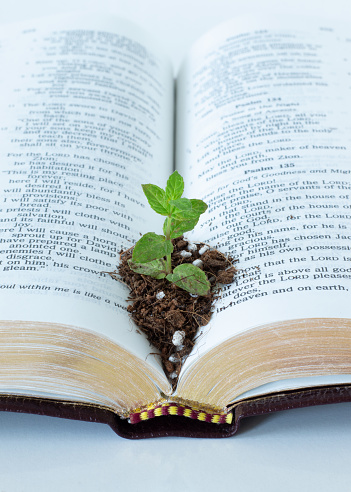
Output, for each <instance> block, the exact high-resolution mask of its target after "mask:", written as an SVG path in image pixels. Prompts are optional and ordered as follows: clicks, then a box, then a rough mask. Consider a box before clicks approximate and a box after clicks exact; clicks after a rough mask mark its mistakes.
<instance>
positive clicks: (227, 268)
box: [109, 237, 237, 386]
mask: <svg viewBox="0 0 351 492" xmlns="http://www.w3.org/2000/svg"><path fill="white" fill-rule="evenodd" d="M172 242H173V246H174V251H173V253H172V269H174V268H175V267H176V266H178V265H180V264H182V263H192V262H193V261H194V260H197V259H200V260H201V261H202V265H201V266H200V268H202V269H203V271H204V272H205V273H206V275H207V277H208V279H209V282H210V284H211V286H212V287H211V291H210V293H209V294H208V295H207V296H193V295H191V294H189V292H186V291H185V290H183V289H180V288H179V287H177V286H176V285H174V284H171V283H170V282H169V281H168V280H166V279H162V280H157V279H154V278H152V277H149V276H146V275H141V274H138V273H135V272H133V271H132V270H131V269H130V268H129V266H128V263H127V262H128V260H129V259H130V258H131V257H132V252H133V248H130V249H128V250H126V251H121V252H120V263H119V266H118V267H117V271H115V272H109V274H110V275H111V277H112V278H114V279H116V280H122V281H123V282H124V283H125V284H127V286H128V287H129V289H130V295H129V297H128V299H127V300H128V301H130V302H131V304H130V305H129V306H128V311H129V313H130V315H131V317H132V319H133V321H134V322H135V324H136V325H137V326H138V328H139V330H140V331H141V332H143V333H144V334H145V335H146V336H147V339H148V340H149V342H150V343H151V344H152V345H153V346H154V347H156V348H157V349H159V350H160V352H161V359H162V364H163V367H164V370H165V373H166V375H167V376H168V378H169V380H170V382H171V383H172V385H173V386H176V384H177V380H178V375H179V373H180V370H181V367H182V364H183V363H184V361H185V359H186V357H187V356H188V355H189V354H190V352H191V350H192V348H193V346H194V343H195V340H196V338H197V337H198V336H199V335H200V334H199V328H200V327H201V326H205V325H206V324H207V323H208V322H209V320H210V318H211V315H212V309H213V304H214V301H215V300H216V299H217V298H218V297H220V286H219V284H230V283H232V282H233V280H234V277H235V274H236V272H237V270H236V268H235V266H234V263H235V262H236V261H237V260H234V259H233V258H231V257H229V256H225V255H224V254H223V253H221V252H219V251H218V250H216V249H213V248H208V247H207V250H206V251H205V252H203V250H204V249H205V248H206V245H204V244H203V243H199V244H197V243H188V241H187V240H185V239H184V238H183V237H180V238H177V239H173V240H172ZM200 252H201V253H202V254H200ZM189 253H191V256H190V255H189Z"/></svg>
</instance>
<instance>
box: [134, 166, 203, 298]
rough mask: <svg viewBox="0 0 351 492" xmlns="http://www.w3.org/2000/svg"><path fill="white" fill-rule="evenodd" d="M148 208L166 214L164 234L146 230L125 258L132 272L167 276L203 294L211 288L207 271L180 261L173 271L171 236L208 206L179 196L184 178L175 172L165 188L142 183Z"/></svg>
mask: <svg viewBox="0 0 351 492" xmlns="http://www.w3.org/2000/svg"><path fill="white" fill-rule="evenodd" d="M142 188H143V191H144V193H145V195H146V198H147V200H148V202H149V204H150V206H151V208H152V209H153V210H154V211H155V212H157V213H158V214H160V215H164V216H166V219H165V221H164V224H163V235H157V234H155V233H154V232H147V233H146V234H144V235H143V236H142V237H141V238H140V239H139V241H138V242H137V243H136V245H135V246H134V249H133V255H132V258H131V259H130V260H129V261H128V264H129V267H130V268H131V270H133V272H136V273H140V274H142V275H149V276H150V277H153V278H156V279H162V278H166V279H167V280H169V281H170V282H172V283H173V284H175V285H177V286H178V287H180V288H181V289H184V290H186V291H188V292H190V294H194V295H199V296H205V295H207V294H208V293H209V291H210V287H211V286H210V283H209V281H208V279H207V277H206V274H205V273H204V272H203V271H202V270H201V269H200V268H199V267H197V266H195V265H193V264H192V263H183V264H182V265H178V266H177V267H175V268H174V270H173V272H172V264H171V255H172V253H173V244H172V241H171V240H172V239H175V238H177V237H179V236H181V235H182V234H184V232H187V231H191V230H192V229H193V228H194V227H195V226H196V224H197V223H198V220H199V218H200V215H201V214H203V213H204V212H205V211H206V209H207V205H206V203H205V202H203V201H202V200H195V199H190V200H189V199H188V198H181V196H182V194H183V191H184V181H183V178H182V177H181V175H180V174H179V173H178V172H177V171H175V172H174V173H173V174H171V176H170V177H169V178H168V181H167V185H166V189H165V190H163V189H162V188H159V187H158V186H156V185H153V184H144V185H142Z"/></svg>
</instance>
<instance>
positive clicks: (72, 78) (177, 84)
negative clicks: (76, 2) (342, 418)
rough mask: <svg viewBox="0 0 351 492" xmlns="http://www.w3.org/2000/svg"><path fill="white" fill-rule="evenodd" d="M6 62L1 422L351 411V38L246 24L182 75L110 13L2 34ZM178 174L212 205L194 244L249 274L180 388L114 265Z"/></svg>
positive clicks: (157, 427)
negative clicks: (155, 191)
mask: <svg viewBox="0 0 351 492" xmlns="http://www.w3.org/2000/svg"><path fill="white" fill-rule="evenodd" d="M0 59H1V66H2V67H3V69H2V71H1V75H0V88H1V91H0V107H1V111H0V156H1V168H0V171H1V174H0V176H1V178H0V190H1V194H0V272H1V278H0V409H1V410H10V411H19V412H32V413H43V414H46V415H56V416H60V417H67V418H76V419H84V420H93V421H99V422H106V423H108V424H109V425H111V427H112V428H113V429H114V430H115V431H116V432H118V433H119V434H120V435H123V436H125V437H130V438H133V437H134V438H140V437H147V436H160V435H184V436H205V435H206V436H214V437H216V436H218V437H220V436H228V435H232V434H233V433H234V432H235V431H236V430H237V428H238V425H239V422H240V419H241V418H243V417H245V416H248V415H256V414H260V413H265V412H270V411H273V410H281V409H286V408H293V407H298V406H305V405H312V404H322V403H330V402H341V401H351V308H350V291H349V289H350V288H351V262H350V260H351V243H350V239H351V232H350V226H351V200H350V194H351V154H350V144H351V136H350V135H351V128H350V126H351V124H350V117H351V106H350V101H351V97H350V96H351V92H350V90H351V73H350V61H351V38H350V36H349V34H348V33H347V31H346V29H343V27H342V26H339V27H337V28H334V27H330V26H328V25H325V24H318V23H317V22H315V23H313V22H310V21H302V20H300V21H299V22H297V23H296V22H293V21H287V20H282V19H279V20H267V21H265V20H264V19H261V20H260V21H255V20H254V19H252V20H250V21H247V20H246V21H243V20H241V21H240V22H239V21H235V20H234V21H232V22H229V23H227V24H224V25H222V26H220V27H219V28H217V29H214V30H213V31H211V32H210V33H208V34H207V35H205V36H204V37H203V38H202V39H200V40H199V41H198V42H197V43H196V44H195V45H194V46H193V47H192V49H191V50H190V51H189V53H188V54H187V56H186V57H185V60H184V62H183V64H182V67H181V69H180V71H179V73H178V75H177V77H176V80H174V76H173V70H172V67H171V64H170V61H169V60H168V59H167V58H166V57H165V55H164V54H163V53H161V51H160V49H159V46H158V43H157V42H155V41H154V40H152V39H151V38H149V36H148V35H147V34H145V33H144V31H142V30H141V29H139V28H137V27H135V26H134V25H132V24H130V23H129V22H127V21H123V20H118V19H111V18H108V17H106V18H103V17H101V18H99V17H95V18H91V17H87V16H81V17H79V18H78V17H76V18H75V17H69V18H63V19H57V20H50V19H49V20H47V19H46V20H42V21H38V22H33V23H32V24H26V25H16V26H9V27H8V28H4V29H2V31H1V34H0ZM175 96H176V97H175ZM174 169H177V170H178V171H179V172H180V173H181V175H182V176H183V177H184V180H185V184H186V189H185V195H186V196H196V197H198V198H201V199H203V200H204V201H205V202H206V203H207V204H208V206H209V207H208V211H207V212H206V214H204V215H203V216H202V218H201V219H200V221H199V223H198V225H197V226H196V229H195V231H194V232H193V233H191V234H190V235H189V238H190V239H191V240H193V241H199V242H200V241H202V242H204V243H207V244H209V245H210V246H213V247H217V248H219V249H221V251H223V252H225V253H228V254H230V255H232V256H234V257H236V258H238V260H239V263H238V266H239V274H238V277H237V281H236V283H235V284H234V285H230V286H229V285H228V286H225V287H224V288H223V289H222V293H221V297H220V299H219V300H218V301H217V302H216V304H215V305H214V308H213V311H214V312H213V316H212V318H211V321H210V323H209V324H208V325H206V326H204V327H202V328H201V329H200V330H199V336H198V337H197V339H196V343H195V346H194V348H193V351H192V353H191V354H190V356H189V357H188V358H187V359H186V360H185V361H184V363H183V366H182V369H181V373H180V376H179V381H178V385H177V388H176V390H174V391H173V390H172V384H171V382H170V381H169V380H168V379H167V377H166V375H165V373H164V371H163V369H162V366H161V363H160V357H159V356H158V355H157V354H155V350H154V349H153V347H151V346H150V345H149V343H148V342H147V340H146V339H145V338H144V337H143V335H141V334H140V333H138V331H137V329H136V327H135V326H134V325H133V323H132V322H131V320H130V318H129V315H128V311H127V306H128V303H127V301H126V298H127V296H128V291H127V289H126V287H125V286H124V285H123V284H121V283H118V282H115V281H113V280H111V278H110V277H109V276H108V275H105V274H103V273H102V272H104V271H105V272H106V271H111V270H113V269H114V268H115V267H116V264H117V262H118V256H119V251H120V250H122V249H126V248H129V247H131V246H132V245H133V244H134V243H135V241H136V240H137V239H138V238H139V237H140V234H141V233H145V232H148V231H155V232H157V231H161V230H162V225H161V224H162V219H161V218H160V220H159V221H158V219H157V217H155V214H153V213H151V214H150V212H149V210H148V207H147V206H146V205H147V203H146V199H145V198H144V197H143V195H142V193H141V183H156V184H158V185H159V186H162V187H163V186H164V185H165V183H166V180H167V178H168V176H169V175H170V174H171V173H172V172H173V170H174ZM157 416H163V417H160V418H152V417H157ZM189 417H191V418H189ZM133 422H138V423H133Z"/></svg>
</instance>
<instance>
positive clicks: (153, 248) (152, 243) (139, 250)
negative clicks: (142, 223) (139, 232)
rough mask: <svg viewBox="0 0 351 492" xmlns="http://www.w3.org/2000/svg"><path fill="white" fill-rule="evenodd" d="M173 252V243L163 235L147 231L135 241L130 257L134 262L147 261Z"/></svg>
mask: <svg viewBox="0 0 351 492" xmlns="http://www.w3.org/2000/svg"><path fill="white" fill-rule="evenodd" d="M172 253H173V244H172V242H171V241H169V240H167V239H166V238H165V237H164V236H158V235H157V234H155V233H154V232H147V233H146V234H144V235H143V236H142V237H141V238H140V239H139V241H138V242H137V243H136V245H135V246H134V249H133V255H132V259H133V262H134V263H147V262H149V261H152V260H158V259H160V258H163V257H164V256H166V255H170V254H172Z"/></svg>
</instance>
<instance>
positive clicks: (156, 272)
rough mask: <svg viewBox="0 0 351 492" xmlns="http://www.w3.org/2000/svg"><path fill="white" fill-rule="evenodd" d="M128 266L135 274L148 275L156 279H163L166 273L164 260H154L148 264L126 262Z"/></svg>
mask: <svg viewBox="0 0 351 492" xmlns="http://www.w3.org/2000/svg"><path fill="white" fill-rule="evenodd" d="M128 265H129V268H130V269H131V270H133V272H135V273H140V274H141V275H149V276H150V277H153V278H157V279H161V278H165V276H166V273H167V270H166V262H165V260H154V261H149V262H148V263H135V262H134V261H133V260H128Z"/></svg>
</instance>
